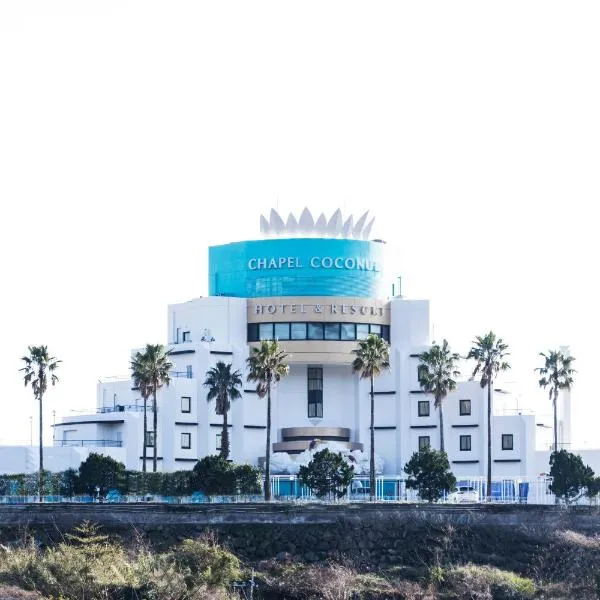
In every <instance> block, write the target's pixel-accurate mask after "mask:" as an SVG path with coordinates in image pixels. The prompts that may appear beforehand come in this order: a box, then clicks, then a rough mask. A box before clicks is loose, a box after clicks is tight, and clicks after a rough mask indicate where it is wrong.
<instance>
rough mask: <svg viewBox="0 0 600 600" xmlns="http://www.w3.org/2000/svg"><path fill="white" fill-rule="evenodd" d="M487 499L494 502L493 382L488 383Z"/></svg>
mask: <svg viewBox="0 0 600 600" xmlns="http://www.w3.org/2000/svg"><path fill="white" fill-rule="evenodd" d="M486 497H487V498H486V499H487V501H488V502H491V501H492V380H491V379H490V380H489V382H488V405H487V489H486Z"/></svg>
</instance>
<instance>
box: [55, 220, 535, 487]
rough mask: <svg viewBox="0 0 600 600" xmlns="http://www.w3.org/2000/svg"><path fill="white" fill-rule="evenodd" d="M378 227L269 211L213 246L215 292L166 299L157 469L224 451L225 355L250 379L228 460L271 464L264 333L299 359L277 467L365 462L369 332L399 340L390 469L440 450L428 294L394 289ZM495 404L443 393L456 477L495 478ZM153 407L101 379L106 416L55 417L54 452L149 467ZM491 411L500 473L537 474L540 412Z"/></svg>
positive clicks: (276, 429) (383, 458) (279, 426)
mask: <svg viewBox="0 0 600 600" xmlns="http://www.w3.org/2000/svg"><path fill="white" fill-rule="evenodd" d="M372 226H373V220H371V221H370V222H368V223H367V215H366V214H365V215H363V216H362V217H361V218H360V219H358V220H357V221H356V222H355V221H354V219H353V218H352V217H349V218H347V219H343V218H342V215H341V212H340V211H339V210H338V211H336V212H335V213H334V215H333V216H332V217H331V218H330V219H326V218H325V217H324V216H323V215H321V217H319V218H318V219H316V220H315V219H314V218H313V216H312V215H311V214H310V212H309V211H308V210H306V209H305V210H304V211H303V213H302V214H301V216H300V217H299V218H298V219H296V218H295V217H294V216H293V215H290V217H289V218H288V219H287V220H286V221H285V222H284V220H283V219H281V217H280V216H279V215H278V213H277V212H276V211H272V212H271V214H270V218H269V219H268V220H267V219H266V218H265V217H262V216H261V234H262V236H261V239H258V240H252V241H241V242H234V243H229V244H224V245H219V246H213V247H210V248H209V249H208V264H209V282H208V289H209V295H208V296H207V297H200V298H194V299H192V300H190V301H188V302H184V303H181V304H174V305H171V306H169V307H168V315H167V318H168V338H167V339H166V340H164V344H165V346H166V347H167V348H168V349H169V350H170V355H171V360H172V362H173V363H174V367H173V372H172V374H171V375H172V380H171V383H170V385H169V386H168V387H164V388H163V389H161V390H160V392H159V394H158V415H157V416H158V436H157V438H158V444H157V453H158V465H159V470H162V471H174V470H180V469H189V468H192V467H193V465H194V464H195V463H196V461H197V460H198V459H199V458H202V457H203V456H206V455H208V454H215V453H216V452H218V450H219V448H220V438H221V436H220V433H221V429H222V417H220V416H217V415H216V414H215V407H214V403H208V402H207V399H206V396H207V390H206V388H205V387H204V386H203V383H204V380H205V375H206V372H207V370H208V369H210V368H211V367H213V366H215V364H216V363H217V362H218V361H224V362H229V363H232V365H233V367H234V368H235V369H239V370H240V371H241V372H242V373H243V380H244V386H243V389H242V390H241V392H242V398H241V399H239V400H236V401H234V402H232V407H231V411H230V413H229V427H230V429H229V431H230V443H231V454H230V458H231V459H232V460H233V461H235V462H239V463H250V464H254V465H257V464H260V461H261V459H262V458H263V457H264V455H265V437H266V436H265V433H266V432H265V423H266V401H265V400H264V399H262V398H260V397H258V395H257V394H256V390H255V387H254V386H253V385H252V384H250V383H247V382H246V373H247V371H246V363H245V361H246V358H247V357H248V355H249V349H250V348H251V347H252V346H253V345H255V344H257V343H258V342H259V341H260V340H263V339H277V340H279V343H280V344H281V346H282V348H283V350H284V351H285V352H286V353H287V354H288V362H289V366H290V370H289V375H288V376H287V377H285V378H284V379H283V380H282V381H281V383H280V384H279V385H277V386H276V388H275V390H274V392H273V413H272V440H273V443H272V452H273V453H274V455H273V465H274V471H275V472H277V471H278V470H279V472H293V471H294V462H295V460H297V459H298V457H299V456H306V450H307V449H308V448H309V446H310V445H311V442H313V441H314V440H319V441H320V442H323V443H325V442H329V443H331V445H332V446H333V447H334V448H336V449H342V450H343V451H345V452H352V453H353V454H354V455H355V456H356V457H357V462H360V457H361V456H363V457H364V456H368V452H369V427H370V397H369V383H368V381H364V380H361V379H359V377H358V375H356V374H353V373H352V369H351V363H352V360H353V357H354V355H353V351H354V350H355V349H356V348H357V342H358V341H359V340H361V339H364V338H366V336H367V335H369V334H370V333H372V334H376V335H379V336H381V337H382V338H383V339H385V340H386V341H388V342H389V343H390V364H391V368H390V370H389V371H387V372H384V373H383V374H382V375H381V376H380V377H377V378H376V381H375V451H376V454H377V455H378V456H379V460H378V464H379V470H380V471H381V472H382V473H384V474H390V475H391V474H394V475H401V474H402V471H403V466H404V465H405V464H406V462H407V461H408V460H409V459H410V457H411V455H412V454H413V453H414V452H415V451H417V450H418V449H419V448H420V447H423V446H424V445H426V444H430V445H431V446H432V447H434V448H439V443H440V432H439V416H438V411H437V409H436V408H435V407H434V405H433V399H432V397H431V396H429V395H426V394H424V393H423V392H422V391H421V389H420V387H419V382H418V365H419V358H418V356H419V353H421V352H423V351H424V350H426V349H427V348H428V347H429V346H430V345H431V343H432V339H431V337H430V330H431V327H430V318H429V301H428V300H411V299H407V298H404V297H402V296H400V295H395V294H394V293H393V292H392V293H390V292H391V291H392V290H391V285H389V282H390V279H389V278H386V276H385V258H386V244H385V243H384V242H383V241H381V240H373V239H370V234H371V228H372ZM135 351H136V350H133V352H135ZM126 361H127V357H124V363H125V362H126ZM486 403H487V395H486V391H485V390H482V389H481V387H480V386H479V384H478V383H477V382H470V381H462V382H459V383H458V386H457V389H456V391H455V392H453V393H452V394H450V395H449V396H448V397H447V398H446V399H445V400H444V405H443V406H444V428H445V431H444V433H445V435H444V437H445V446H446V451H447V453H448V456H449V460H450V463H451V468H452V470H453V472H454V473H455V474H456V475H457V476H458V477H461V478H466V477H478V476H483V475H485V472H486V465H487V454H486V453H487V444H486V431H487V422H486V418H487V412H486ZM149 404H150V403H149ZM142 406H143V404H142V398H141V396H140V392H139V390H137V389H136V388H135V386H134V385H133V383H132V381H131V380H118V379H105V380H101V381H100V383H99V384H98V394H97V409H96V412H95V413H93V414H87V415H77V416H72V417H67V418H63V419H62V420H60V421H59V422H57V423H56V425H55V433H54V437H55V446H57V448H56V449H57V450H58V448H69V449H70V450H71V451H75V450H78V449H81V451H82V452H84V453H85V454H87V452H89V451H97V452H104V453H107V454H110V455H112V456H114V457H115V458H117V459H119V460H121V461H122V462H124V463H125V465H126V466H127V468H130V469H141V468H142V455H143V444H144V443H146V444H147V446H148V447H147V456H148V464H147V468H148V469H149V470H150V469H151V468H152V461H151V457H152V454H153V447H152V444H153V442H154V439H153V435H152V432H149V433H147V434H146V435H145V436H144V432H143V431H142V428H143V427H142V420H143V419H142V416H143V412H142V410H143V409H142ZM492 419H493V423H492V432H493V439H492V461H493V473H494V476H495V477H519V476H520V477H525V476H535V475H538V474H539V460H538V461H537V462H538V464H536V452H535V428H536V423H535V417H534V416H533V415H520V414H514V415H501V414H496V412H495V413H494V416H493V417H492ZM148 423H149V427H150V428H151V427H152V425H151V424H152V413H151V407H150V406H149V407H148ZM303 453H304V454H303ZM363 464H364V463H363Z"/></svg>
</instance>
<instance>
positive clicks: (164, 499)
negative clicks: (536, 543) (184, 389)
mask: <svg viewBox="0 0 600 600" xmlns="http://www.w3.org/2000/svg"><path fill="white" fill-rule="evenodd" d="M375 483H376V494H375V501H376V502H408V503H418V502H420V501H421V500H420V499H419V496H418V494H417V492H416V490H411V489H408V488H407V487H406V481H405V479H404V478H401V477H399V476H380V477H377V478H376V480H375ZM551 483H552V479H551V478H549V477H536V478H521V477H519V478H503V479H500V478H495V479H493V480H492V490H491V492H492V493H491V501H492V502H493V503H499V504H554V502H555V498H554V495H553V494H552V493H551V492H550V489H549V488H550V484H551ZM457 488H458V491H457V492H454V493H450V494H444V496H443V497H441V498H440V502H442V503H444V502H446V503H453V504H462V503H464V504H470V503H471V504H472V503H475V502H482V501H483V500H484V499H485V498H486V480H485V478H484V477H479V478H472V479H460V480H459V481H458V482H457ZM461 490H463V491H461ZM369 492H370V489H369V478H368V477H355V478H354V479H353V481H352V483H351V485H350V486H349V487H348V489H347V490H345V494H344V496H343V497H342V498H341V499H339V500H335V502H336V503H347V502H368V501H369V500H370V494H369ZM271 495H272V498H273V501H274V502H293V503H302V502H315V501H318V499H317V498H316V497H315V496H314V494H313V493H312V491H311V490H310V489H309V488H307V487H306V486H304V485H302V484H301V483H300V480H299V479H298V478H297V477H296V476H295V475H274V476H273V477H272V480H271ZM262 501H263V497H262V495H261V494H256V495H238V496H212V497H208V496H205V495H204V494H202V493H201V492H194V493H193V494H192V495H190V496H162V495H158V494H150V493H148V494H143V495H142V494H121V493H120V492H118V491H117V490H111V491H110V492H108V494H107V495H106V496H105V497H103V498H100V497H99V496H98V495H96V496H94V495H78V496H70V497H66V496H59V495H48V496H45V497H44V502H47V503H56V502H77V503H93V502H108V503H111V502H114V503H131V502H146V503H147V502H160V503H165V504H206V503H247V502H262ZM325 501H332V500H325ZM34 502H39V496H36V495H27V496H18V495H7V496H0V504H26V503H34ZM576 503H577V504H593V505H596V506H597V505H598V499H597V498H593V499H589V498H587V497H582V498H580V499H579V500H578V501H577V502H576Z"/></svg>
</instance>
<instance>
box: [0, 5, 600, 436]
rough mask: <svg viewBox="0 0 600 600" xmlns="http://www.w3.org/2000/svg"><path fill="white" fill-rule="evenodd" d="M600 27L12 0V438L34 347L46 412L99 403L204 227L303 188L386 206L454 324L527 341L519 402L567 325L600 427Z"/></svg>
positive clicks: (6, 233)
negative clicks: (44, 379)
mask: <svg viewBox="0 0 600 600" xmlns="http://www.w3.org/2000/svg"><path fill="white" fill-rule="evenodd" d="M598 31H600V4H599V3H598V2H597V0H594V1H593V2H552V1H548V0H544V1H543V2H537V1H531V2H528V1H523V0H519V1H518V2H517V1H515V2H511V1H506V2H494V3H490V2H485V1H483V0H477V1H473V2H447V1H444V2H411V3H406V2H398V1H394V2H369V3H366V2H352V1H349V0H345V1H343V2H327V1H323V0H320V1H318V2H311V1H304V2H294V3H291V2H286V1H283V0H276V1H273V2H260V1H248V0H244V1H243V2H227V1H222V2H199V1H193V2H184V1H181V2H154V1H149V0H143V1H140V2H133V1H124V0H119V1H112V2H111V1H108V0H102V1H98V2H88V1H83V0H74V1H72V2H64V1H59V0H54V1H53V2H47V1H46V0H44V1H40V2H34V1H26V0H2V2H0V202H1V206H2V218H1V221H0V257H1V258H0V260H1V265H2V269H1V273H2V294H1V296H0V297H1V310H0V336H1V340H2V343H1V344H0V365H1V367H0V369H1V377H2V383H3V388H4V389H3V398H2V419H1V422H0V443H9V442H15V441H22V442H25V443H27V442H28V441H29V416H30V415H34V424H35V423H36V420H37V406H36V405H35V403H34V401H33V399H32V395H31V391H30V390H29V389H27V390H26V389H24V388H23V385H22V380H21V374H20V373H18V369H19V368H20V366H21V365H20V360H19V358H20V356H22V355H23V354H24V353H25V352H26V349H27V345H28V344H36V345H37V344H47V345H48V346H49V349H50V350H51V352H52V353H53V354H54V355H56V356H57V357H59V358H62V359H63V361H64V363H63V365H62V366H61V369H60V376H61V383H60V385H59V386H58V387H57V388H55V390H53V391H52V392H51V393H50V394H48V398H47V402H46V411H45V413H46V420H47V423H51V422H52V410H53V409H55V410H56V411H57V414H58V415H61V414H69V412H68V411H69V410H70V409H86V408H92V407H94V405H95V385H96V381H97V379H98V378H99V377H103V376H107V375H114V374H125V373H127V369H128V357H129V350H130V348H132V347H136V346H141V345H143V344H145V343H146V342H166V325H167V324H166V307H167V304H168V303H175V302H179V301H184V300H187V299H190V298H192V297H195V296H199V295H203V294H206V293H207V246H208V245H210V244H215V243H221V242H227V241H233V240H238V239H247V238H252V237H257V236H258V219H259V214H260V212H261V211H263V212H264V211H268V210H269V208H270V207H271V206H275V205H278V206H279V208H280V209H282V212H287V211H289V210H294V212H296V213H299V212H300V211H301V209H302V208H303V207H304V206H305V205H307V206H309V207H310V208H311V209H312V210H313V211H314V212H317V211H321V210H324V211H326V213H327V215H328V216H329V215H330V214H331V213H332V212H333V210H334V209H335V208H336V207H337V206H341V207H342V208H344V209H346V210H347V211H349V212H354V213H355V214H356V213H358V212H359V211H363V210H366V209H367V208H370V209H372V211H373V213H374V214H375V215H376V216H377V218H378V219H377V222H376V227H375V230H374V232H373V233H374V234H376V236H377V237H381V238H384V239H386V240H388V242H390V243H391V244H392V245H393V248H394V258H395V268H394V270H395V271H397V274H399V275H402V276H403V292H404V294H405V295H407V296H411V297H425V298H430V299H431V300H432V319H433V321H434V322H435V335H436V338H437V339H441V337H443V336H445V337H447V338H448V339H449V340H450V342H451V344H452V345H453V347H454V348H455V349H456V350H457V351H461V352H466V351H467V350H468V348H469V345H470V341H471V340H472V338H473V336H474V335H476V334H483V333H485V332H486V331H488V330H490V329H493V330H494V331H496V332H497V333H498V334H499V335H501V336H502V337H503V338H504V339H505V340H506V341H507V342H508V343H509V344H510V347H511V350H512V363H513V367H514V368H513V372H512V373H511V374H510V376H509V377H508V378H507V379H508V381H517V382H518V383H519V389H520V390H521V391H522V394H523V395H522V398H521V405H522V406H525V405H527V406H534V405H539V406H540V407H541V408H542V409H543V411H545V413H546V414H549V413H550V407H549V404H548V401H547V400H546V399H545V396H543V395H541V394H539V393H538V392H536V379H535V377H534V374H533V373H532V369H533V368H534V367H535V366H536V365H537V362H538V359H537V352H539V351H541V350H546V349H548V348H549V347H557V346H559V345H561V344H570V345H571V348H572V353H573V354H574V355H575V356H576V357H577V364H576V366H577V368H578V370H579V375H578V377H577V382H576V386H575V389H574V394H573V411H574V414H573V421H574V423H573V425H574V432H575V434H576V436H575V437H576V441H577V442H579V443H583V442H584V441H585V442H587V443H589V444H592V445H596V446H600V436H599V435H598V434H597V422H598V418H599V416H600V414H599V413H600V408H598V397H597V392H596V386H595V383H594V382H595V379H594V377H595V375H594V372H595V371H594V369H595V368H596V360H595V354H596V351H597V349H596V345H597V343H598V339H600V325H599V321H598V318H597V314H596V310H597V308H596V307H597V283H596V277H597V268H596V261H597V260H598V256H599V255H600V253H599V252H598V246H599V243H598V233H597V231H596V229H597V210H596V206H595V205H596V203H597V201H598V197H599V191H600V181H599V165H600V142H599V140H600V110H599V107H600V77H599V73H600V70H599V63H600V36H599V35H598ZM393 274H394V273H390V275H393ZM538 420H543V419H542V417H540V419H538ZM546 422H548V420H547V419H546ZM51 435H52V434H51V431H50V428H49V427H48V428H47V439H48V441H50V440H51Z"/></svg>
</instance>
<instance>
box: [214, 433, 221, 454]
mask: <svg viewBox="0 0 600 600" xmlns="http://www.w3.org/2000/svg"><path fill="white" fill-rule="evenodd" d="M222 438H223V434H221V433H217V436H216V442H215V450H216V451H217V452H221V439H222Z"/></svg>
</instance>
